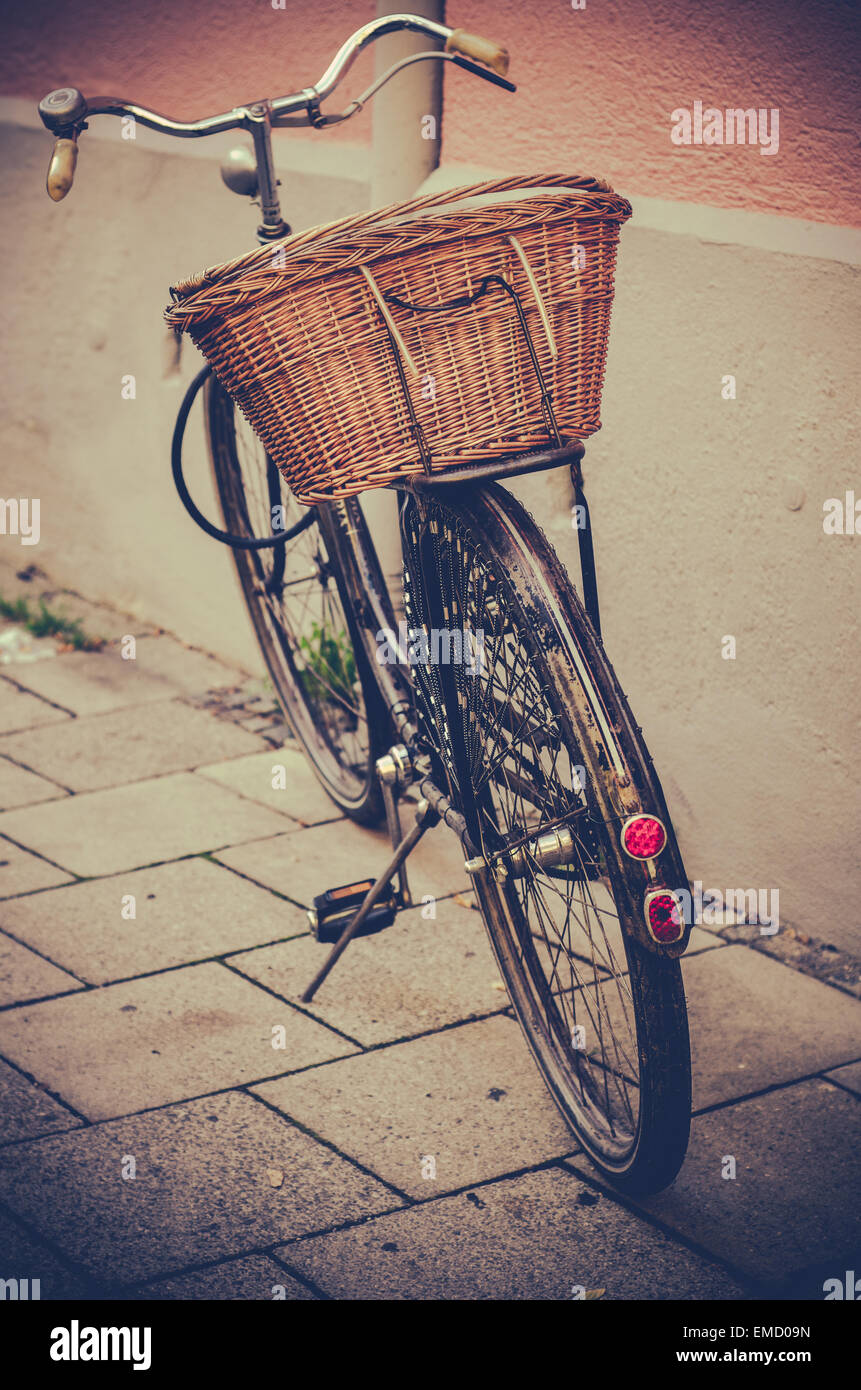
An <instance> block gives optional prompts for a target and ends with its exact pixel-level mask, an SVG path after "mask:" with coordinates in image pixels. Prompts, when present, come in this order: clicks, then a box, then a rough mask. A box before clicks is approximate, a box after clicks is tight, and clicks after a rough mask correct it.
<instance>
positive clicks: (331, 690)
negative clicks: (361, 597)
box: [299, 622, 356, 703]
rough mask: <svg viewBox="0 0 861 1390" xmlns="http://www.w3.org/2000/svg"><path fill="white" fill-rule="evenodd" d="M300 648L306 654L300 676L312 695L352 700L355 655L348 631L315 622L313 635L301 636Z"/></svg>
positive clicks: (309, 695)
mask: <svg viewBox="0 0 861 1390" xmlns="http://www.w3.org/2000/svg"><path fill="white" fill-rule="evenodd" d="M299 649H300V651H301V652H302V655H303V657H304V658H305V667H304V669H303V670H302V671H300V672H299V678H300V680H301V681H302V685H303V686H304V689H305V693H306V695H307V696H308V697H309V699H314V700H331V699H335V700H337V699H341V700H345V701H348V702H350V703H352V698H353V686H354V685H355V682H356V658H355V656H354V655H353V648H352V644H351V642H350V639H349V637H348V636H347V634H346V632H338V633H336V632H335V631H334V629H332V628H329V627H328V626H327V625H326V624H325V623H324V624H323V625H322V626H321V625H320V624H319V623H316V622H315V623H312V624H311V635H310V637H302V638H301V639H300V642H299Z"/></svg>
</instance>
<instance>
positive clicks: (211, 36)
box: [0, 0, 861, 225]
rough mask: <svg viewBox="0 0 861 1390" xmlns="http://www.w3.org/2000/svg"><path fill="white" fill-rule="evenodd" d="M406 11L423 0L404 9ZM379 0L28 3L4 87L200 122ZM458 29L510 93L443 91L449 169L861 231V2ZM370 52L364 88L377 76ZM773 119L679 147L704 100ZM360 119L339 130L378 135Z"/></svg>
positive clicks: (543, 3)
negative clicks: (110, 96)
mask: <svg viewBox="0 0 861 1390" xmlns="http://www.w3.org/2000/svg"><path fill="white" fill-rule="evenodd" d="M404 3H405V8H406V7H407V6H408V0H404ZM374 13H375V6H374V4H373V3H372V0H287V6H286V9H285V10H273V8H272V6H271V3H270V0H134V3H130V2H129V0H126V3H123V2H122V0H76V2H75V3H72V0H30V2H29V4H28V6H27V9H26V11H24V7H23V6H22V7H21V15H20V17H19V18H18V19H16V20H15V21H14V26H10V25H9V22H8V20H7V33H8V31H9V29H10V28H11V33H9V34H8V39H7V45H6V49H5V52H4V54H3V55H2V59H0V92H2V93H3V94H4V95H18V96H28V97H34V98H38V97H39V96H41V95H42V94H43V93H44V92H45V91H47V90H48V89H49V88H50V87H56V86H60V85H62V84H65V83H75V84H76V85H79V86H80V87H81V88H82V89H83V90H84V92H87V91H89V92H91V93H96V92H98V91H100V90H101V91H111V90H112V89H113V90H114V91H116V92H118V93H119V94H120V95H129V96H132V97H134V98H136V99H137V100H140V101H142V102H144V103H146V104H149V105H152V106H155V107H156V108H157V109H162V110H165V111H167V112H168V113H169V114H172V115H178V116H184V117H193V116H198V115H201V114H205V113H210V112H212V111H214V110H216V109H222V108H227V107H230V106H233V105H234V104H235V103H236V102H238V101H240V100H248V99H251V98H253V97H256V96H261V95H275V94H279V93H282V92H284V91H285V90H290V89H295V88H296V87H299V86H302V85H304V84H305V83H306V82H308V81H313V80H314V79H316V78H317V77H318V76H319V75H320V73H321V72H322V70H323V68H324V66H325V64H326V62H327V60H328V59H329V58H330V57H331V55H332V53H333V52H334V50H335V48H336V47H337V46H338V44H339V43H340V41H341V40H342V39H343V38H344V37H346V35H347V34H348V33H349V32H351V31H352V30H353V29H355V28H356V27H357V26H358V25H359V24H361V23H363V22H365V21H366V20H367V19H369V18H371V17H372V16H373V14H374ZM448 14H449V22H450V23H455V22H456V23H459V24H461V25H462V26H463V27H464V28H469V29H472V30H474V31H476V32H479V33H482V32H483V33H487V34H489V35H490V36H491V37H494V38H499V39H501V40H502V41H503V42H505V43H507V44H508V46H509V48H510V49H511V53H512V60H513V61H512V76H513V77H514V79H515V80H516V81H517V83H518V85H519V88H520V90H519V92H518V94H517V96H515V97H507V96H506V95H505V94H503V93H495V92H493V91H492V90H491V89H490V88H488V87H487V86H485V84H483V83H479V82H477V81H475V80H470V79H469V78H467V77H466V76H465V75H464V74H462V73H454V72H451V73H449V76H448V81H447V94H446V110H445V131H444V147H443V153H444V158H445V159H446V160H466V161H468V162H470V163H479V164H490V165H492V164H505V165H509V166H511V165H519V166H521V167H523V168H526V169H535V168H536V167H540V166H542V165H543V166H544V167H545V168H548V169H563V170H565V169H571V170H572V171H573V172H584V173H597V174H601V175H603V176H604V177H607V178H609V179H610V181H611V182H612V183H613V184H614V185H615V186H616V187H617V188H619V189H620V191H623V192H631V193H643V194H651V195H652V196H655V197H665V198H671V199H683V200H691V201H694V202H703V203H710V204H715V205H718V206H721V207H738V208H751V209H756V210H758V211H762V212H776V213H782V214H784V215H789V216H795V217H807V218H812V219H814V220H817V221H824V222H836V223H843V224H852V225H855V224H857V223H858V222H859V221H861V216H859V214H861V190H859V180H858V178H857V162H854V161H857V153H856V151H857V135H856V134H854V133H853V132H854V130H855V127H856V121H857V112H858V109H859V86H861V82H859V74H858V67H857V61H856V59H857V54H858V52H859V38H860V37H861V35H859V32H858V29H859V8H858V6H857V5H855V4H852V3H850V2H849V0H586V8H585V9H582V10H574V9H572V7H571V0H457V3H455V0H450V3H449V6H448ZM372 61H373V60H372V58H371V57H370V56H368V55H365V57H364V58H363V60H361V68H359V67H358V66H357V69H356V72H357V73H358V76H357V77H355V79H354V86H353V90H359V89H360V86H363V85H365V82H366V81H367V80H368V78H369V74H370V72H371V70H372ZM698 99H699V100H702V102H703V103H704V104H705V105H706V106H709V105H712V106H715V107H719V108H725V107H727V106H732V107H749V106H756V107H760V106H761V107H767V108H771V107H778V108H779V111H780V117H779V119H780V147H779V151H778V153H777V154H775V155H772V156H766V155H762V154H760V152H759V150H758V149H757V148H746V147H737V146H736V147H732V148H729V147H720V146H716V147H712V148H708V147H705V146H691V147H687V148H685V147H677V146H674V145H673V144H672V143H671V140H670V125H671V122H670V113H671V112H672V111H673V110H674V109H675V108H677V107H692V105H693V103H694V101H695V100H698ZM369 132H370V116H369V114H368V113H367V112H364V113H362V115H360V116H359V117H357V118H356V119H355V120H354V121H351V122H350V125H349V126H348V127H345V128H344V132H343V135H342V136H341V135H339V132H336V131H332V132H329V133H327V134H326V136H325V137H323V138H325V139H327V140H332V139H338V138H346V139H349V140H351V141H355V140H366V139H367V138H368V136H369Z"/></svg>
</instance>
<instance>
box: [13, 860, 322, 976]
mask: <svg viewBox="0 0 861 1390" xmlns="http://www.w3.org/2000/svg"><path fill="white" fill-rule="evenodd" d="M132 900H133V901H132ZM132 910H134V913H135V916H134V918H130V917H129V916H128V914H129V913H130V912H131V911H132ZM124 914H125V915H124ZM0 927H5V929H6V930H7V931H8V932H10V933H11V935H12V936H15V937H17V938H18V940H20V941H24V942H26V943H27V944H28V945H30V946H33V947H34V948H35V949H36V950H37V951H41V952H42V954H43V955H46V956H49V957H50V958H51V959H52V960H54V961H56V962H57V964H58V965H61V966H64V967H65V968H66V969H67V970H71V971H73V972H74V974H75V975H77V976H78V977H79V979H82V980H86V981H87V983H88V984H94V985H101V984H107V983H108V981H110V980H124V979H128V978H130V977H131V976H132V975H143V974H150V973H152V972H153V971H156V970H167V969H170V968H171V967H173V966H176V965H185V964H188V963H191V962H193V961H199V960H203V959H206V958H207V957H211V956H219V955H222V954H223V953H225V952H228V951H243V950H244V949H246V948H248V947H250V946H258V945H262V944H263V943H265V942H271V941H276V940H279V939H283V938H284V937H289V936H295V935H297V934H299V933H301V932H307V930H308V921H307V917H306V914H305V911H304V910H303V909H302V908H301V907H296V906H295V905H294V904H293V903H288V902H285V901H284V900H283V898H276V897H275V896H274V895H273V894H272V893H269V892H268V891H267V890H266V889H265V888H259V887H258V886H257V884H254V883H250V882H249V881H248V880H247V879H244V878H240V877H239V875H238V874H234V873H231V871H230V870H229V869H226V868H224V867H223V866H222V865H221V864H215V863H213V862H212V860H210V859H200V858H193V859H180V860H178V861H176V862H174V863H171V864H161V865H159V867H158V868H155V869H139V870H137V871H136V872H135V873H130V874H119V875H117V876H116V877H112V878H100V879H91V880H89V882H86V883H76V884H72V885H71V886H70V887H68V888H59V889H52V890H50V891H48V892H45V893H32V894H28V895H27V896H26V897H23V898H15V899H12V900H11V901H9V902H7V903H6V904H5V905H4V906H3V908H2V909H0Z"/></svg>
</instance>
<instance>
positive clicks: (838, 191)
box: [444, 0, 861, 226]
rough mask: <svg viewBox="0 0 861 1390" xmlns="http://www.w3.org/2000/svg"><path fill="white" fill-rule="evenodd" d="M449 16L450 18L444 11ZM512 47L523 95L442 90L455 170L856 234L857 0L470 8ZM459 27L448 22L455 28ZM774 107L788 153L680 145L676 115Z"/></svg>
mask: <svg viewBox="0 0 861 1390" xmlns="http://www.w3.org/2000/svg"><path fill="white" fill-rule="evenodd" d="M449 12H450V13H454V5H453V4H452V5H450V6H449ZM458 13H459V14H461V13H462V14H464V15H466V14H468V15H469V27H471V28H474V29H476V30H477V31H479V32H487V33H488V34H489V35H490V36H491V37H493V38H498V39H499V40H500V41H502V42H505V43H506V44H507V45H508V47H509V49H510V51H511V55H512V65H511V75H512V77H513V79H514V80H515V81H516V82H517V83H518V87H519V91H518V93H517V95H516V96H514V97H511V98H509V99H506V98H505V96H504V95H503V94H501V93H500V95H499V96H498V97H496V96H489V95H488V90H487V89H484V90H480V91H477V90H476V86H477V85H478V84H476V83H469V82H466V81H464V80H458V77H459V74H458V75H452V76H451V77H450V79H449V82H448V86H447V91H446V108H445V137H444V138H445V144H444V154H445V157H446V158H447V159H461V160H469V161H470V162H472V163H482V164H490V165H492V164H495V163H503V164H505V165H506V166H515V167H517V166H519V167H522V168H525V169H535V168H536V167H539V168H540V167H541V166H542V165H543V166H544V167H545V168H547V169H562V170H565V171H567V170H569V169H570V170H571V171H572V172H574V173H586V174H598V175H601V176H603V177H604V178H608V179H609V180H610V182H611V183H612V184H613V185H614V187H616V188H617V189H618V190H619V191H620V192H623V193H626V192H627V193H644V194H650V195H651V196H653V197H661V198H673V199H685V200H690V201H692V202H702V203H710V204H716V205H718V206H720V207H733V208H750V209H755V210H757V211H761V212H775V213H781V214H784V215H787V216H793V217H807V218H811V219H813V220H815V221H822V222H835V223H841V224H848V225H853V226H854V225H857V224H858V223H859V222H861V180H859V178H858V134H857V130H858V113H859V109H861V100H859V98H861V76H859V65H858V55H859V52H861V33H859V27H861V26H859V18H861V12H859V6H858V5H857V3H852V0H586V8H585V9H584V10H573V9H572V8H571V4H570V0H463V8H462V9H461V8H460V6H459V7H458ZM449 22H451V21H449ZM697 99H701V100H702V101H703V103H704V105H705V106H714V107H721V108H726V107H727V106H730V107H750V106H755V107H769V108H770V107H773V106H776V107H779V108H780V127H779V130H780V147H779V150H778V153H777V154H775V155H761V154H760V153H759V150H758V149H756V148H748V147H737V146H736V147H734V148H728V147H723V148H722V147H719V146H715V147H711V148H708V147H705V146H702V145H701V146H693V145H692V146H689V147H677V146H674V145H673V144H672V143H671V141H670V124H671V123H670V113H671V112H672V111H673V110H674V109H676V108H677V107H691V106H692V105H693V102H694V101H695V100H697Z"/></svg>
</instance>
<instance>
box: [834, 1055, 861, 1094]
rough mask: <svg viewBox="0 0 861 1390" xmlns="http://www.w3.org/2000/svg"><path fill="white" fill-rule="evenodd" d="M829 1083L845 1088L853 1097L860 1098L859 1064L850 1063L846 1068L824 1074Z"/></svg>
mask: <svg viewBox="0 0 861 1390" xmlns="http://www.w3.org/2000/svg"><path fill="white" fill-rule="evenodd" d="M826 1076H827V1077H828V1079H829V1081H833V1082H835V1084H836V1085H838V1086H845V1087H846V1090H847V1091H851V1092H852V1093H853V1095H856V1096H861V1062H851V1063H850V1064H849V1066H848V1067H838V1068H837V1070H836V1071H829V1072H826Z"/></svg>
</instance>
